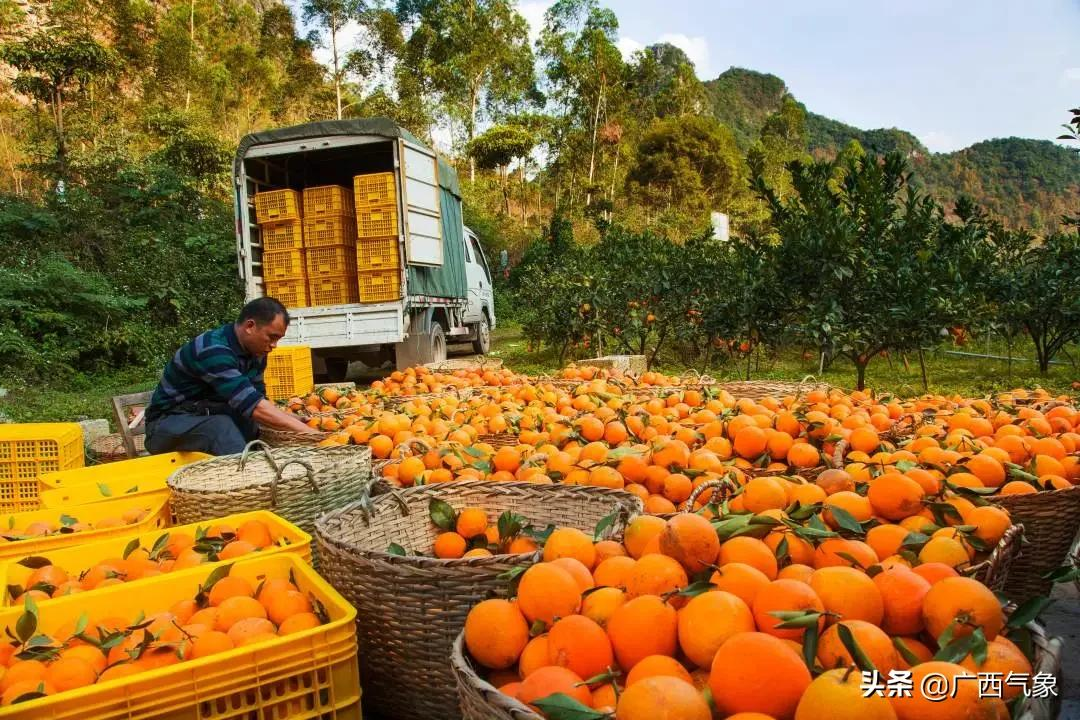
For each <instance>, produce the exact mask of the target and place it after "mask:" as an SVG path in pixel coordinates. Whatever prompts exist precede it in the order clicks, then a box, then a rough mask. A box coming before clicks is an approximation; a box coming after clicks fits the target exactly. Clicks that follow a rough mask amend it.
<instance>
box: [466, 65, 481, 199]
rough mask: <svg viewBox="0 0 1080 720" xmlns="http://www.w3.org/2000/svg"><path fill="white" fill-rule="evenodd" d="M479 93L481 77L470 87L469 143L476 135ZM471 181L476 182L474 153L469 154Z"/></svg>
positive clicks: (467, 130) (467, 128) (467, 132)
mask: <svg viewBox="0 0 1080 720" xmlns="http://www.w3.org/2000/svg"><path fill="white" fill-rule="evenodd" d="M479 94H480V89H479V78H477V80H476V82H474V83H473V85H472V87H471V88H470V89H469V125H468V127H466V128H465V134H466V135H468V136H469V144H472V141H473V139H474V138H475V137H476V103H477V96H478V95H479ZM469 182H470V183H474V182H476V158H474V157H473V156H472V155H469Z"/></svg>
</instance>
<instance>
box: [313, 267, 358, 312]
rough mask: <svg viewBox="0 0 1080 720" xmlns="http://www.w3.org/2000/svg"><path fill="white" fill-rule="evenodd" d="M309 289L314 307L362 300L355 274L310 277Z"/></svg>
mask: <svg viewBox="0 0 1080 720" xmlns="http://www.w3.org/2000/svg"><path fill="white" fill-rule="evenodd" d="M308 291H309V293H310V295H311V306H312V307H318V306H320V305H343V304H345V303H355V302H360V294H359V292H358V291H357V287H356V279H355V276H353V275H338V276H333V275H321V276H319V277H309V278H308Z"/></svg>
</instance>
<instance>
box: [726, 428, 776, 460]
mask: <svg viewBox="0 0 1080 720" xmlns="http://www.w3.org/2000/svg"><path fill="white" fill-rule="evenodd" d="M767 444H768V438H767V437H766V435H765V431H764V430H762V429H761V428H759V427H753V426H752V427H744V428H742V429H741V430H739V431H738V432H737V433H735V437H734V438H732V446H733V447H734V448H735V452H737V453H738V454H739V455H741V456H742V457H744V458H746V459H747V460H753V459H755V458H757V457H759V456H760V455H761V454H762V453H763V452H765V447H766V445H767Z"/></svg>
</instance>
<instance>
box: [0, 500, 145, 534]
mask: <svg viewBox="0 0 1080 720" xmlns="http://www.w3.org/2000/svg"><path fill="white" fill-rule="evenodd" d="M149 516H150V508H131V509H129V510H125V511H124V512H123V513H121V514H120V515H118V516H116V517H106V518H101V519H100V520H97V521H95V522H89V521H82V520H79V518H77V517H74V516H72V515H69V514H66V513H65V514H63V515H62V516H61V517H60V519H59V521H57V522H51V521H46V520H35V521H34V522H31V523H28V524H27V525H25V526H22V527H11V528H9V529H8V530H7V531H5V532H3V534H0V542H18V541H20V540H28V539H30V538H42V537H49V536H52V535H61V534H64V535H67V534H71V533H77V532H85V531H87V530H104V529H106V528H119V527H124V526H125V525H134V524H136V523H139V522H142V521H143V520H145V519H146V518H147V517H149ZM12 519H13V517H12Z"/></svg>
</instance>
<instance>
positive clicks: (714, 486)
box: [684, 476, 735, 512]
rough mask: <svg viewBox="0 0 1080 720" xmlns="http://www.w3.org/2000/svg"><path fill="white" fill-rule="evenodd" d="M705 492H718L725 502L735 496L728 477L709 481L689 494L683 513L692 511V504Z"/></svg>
mask: <svg viewBox="0 0 1080 720" xmlns="http://www.w3.org/2000/svg"><path fill="white" fill-rule="evenodd" d="M706 490H720V491H722V492H721V495H723V496H724V497H723V498H722V500H727V499H728V498H729V497H731V496H732V495H734V494H735V487H734V485H733V484H732V482H731V479H730V478H729V477H726V476H725V477H724V478H722V479H720V480H710V481H709V482H706V483H701V484H700V485H698V486H697V487H696V488H694V490H693V491H692V492H691V493H690V497H688V498H686V510H684V512H693V511H694V502H695V501H696V500H697V499H698V495H700V494H701V493H703V492H705V491H706Z"/></svg>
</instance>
